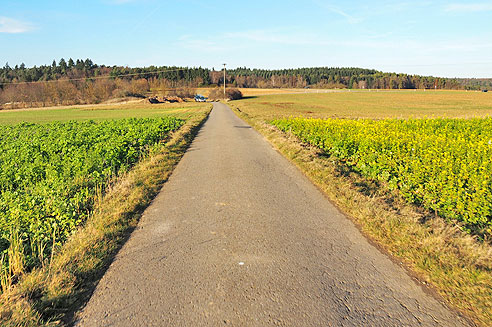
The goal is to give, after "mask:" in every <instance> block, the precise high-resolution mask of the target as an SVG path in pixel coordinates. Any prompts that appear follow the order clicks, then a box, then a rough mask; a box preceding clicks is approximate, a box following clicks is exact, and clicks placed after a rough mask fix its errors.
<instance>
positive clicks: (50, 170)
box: [0, 117, 184, 279]
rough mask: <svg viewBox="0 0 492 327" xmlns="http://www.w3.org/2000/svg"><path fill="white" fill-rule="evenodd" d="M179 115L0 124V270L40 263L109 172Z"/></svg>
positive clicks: (81, 217) (83, 213) (176, 122)
mask: <svg viewBox="0 0 492 327" xmlns="http://www.w3.org/2000/svg"><path fill="white" fill-rule="evenodd" d="M183 123H184V121H183V120H180V119H176V118H172V117H168V118H156V119H135V118H133V119H123V120H109V121H102V122H94V121H85V122H77V121H69V122H54V123H49V124H28V123H22V124H19V125H15V126H2V127H0V252H1V253H0V256H2V263H3V265H2V266H3V267H2V269H3V272H6V271H10V272H11V273H10V275H12V274H20V273H21V272H19V271H17V270H19V269H15V271H14V270H12V267H11V266H12V264H14V263H16V265H17V266H20V264H21V263H22V269H26V270H29V269H31V268H32V267H34V266H36V265H40V264H43V263H44V261H45V260H44V259H45V258H49V256H50V255H51V254H52V252H51V251H52V249H53V247H54V246H56V245H60V244H62V243H63V242H64V241H65V240H66V239H67V238H68V237H69V236H70V235H71V234H72V233H73V232H74V231H75V230H76V228H77V227H78V226H79V225H80V224H82V223H83V222H84V221H85V220H86V219H87V217H88V216H89V215H90V214H91V210H92V208H93V206H94V204H95V201H97V198H98V197H99V196H100V195H101V194H102V193H104V190H105V188H106V187H107V186H108V185H109V182H110V181H111V179H112V178H114V177H115V176H118V175H119V174H121V173H122V172H124V171H126V170H128V169H129V168H130V167H132V166H133V165H134V164H135V163H137V162H138V161H139V160H140V158H141V157H142V156H144V155H146V154H147V153H148V152H149V149H151V148H152V146H154V145H156V144H157V143H159V142H161V141H165V140H166V139H167V138H168V136H169V134H170V132H172V131H175V130H177V129H178V128H179V127H180V126H181V125H182V124H183ZM13 231H15V235H13ZM12 240H15V242H12ZM14 259H15V262H14ZM22 269H21V270H22ZM5 278H7V279H8V278H10V277H5ZM5 278H3V279H5Z"/></svg>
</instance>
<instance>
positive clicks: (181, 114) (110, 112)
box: [0, 102, 208, 125]
mask: <svg viewBox="0 0 492 327" xmlns="http://www.w3.org/2000/svg"><path fill="white" fill-rule="evenodd" d="M207 106H208V105H207V104H203V103H195V102H191V103H190V102H188V103H172V104H167V103H164V104H148V103H144V102H137V103H128V104H108V105H83V106H70V107H61V108H56V107H55V108H39V109H22V110H0V125H11V124H17V123H21V122H30V123H40V122H50V121H68V120H104V119H120V118H154V117H164V116H173V117H177V118H183V119H187V118H190V117H192V116H194V115H195V114H196V113H197V112H198V111H201V110H203V108H205V107H207Z"/></svg>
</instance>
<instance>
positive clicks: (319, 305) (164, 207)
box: [78, 103, 465, 327]
mask: <svg viewBox="0 0 492 327" xmlns="http://www.w3.org/2000/svg"><path fill="white" fill-rule="evenodd" d="M79 318H80V320H79V322H78V323H79V325H80V326H220V325H226V324H230V325H231V326H272V325H274V326H275V325H279V326H447V327H449V326H462V325H464V324H465V323H464V322H463V321H462V320H461V319H460V318H459V317H457V316H456V315H455V314H454V313H453V312H450V311H449V310H447V309H446V308H445V307H444V306H443V305H442V304H440V303H439V302H438V301H436V300H435V299H434V298H432V297H431V296H429V295H427V294H426V293H424V291H423V290H422V289H421V288H420V287H419V286H417V285H416V284H415V283H414V282H413V281H412V280H411V278H410V277H409V276H408V275H407V274H406V273H405V272H404V270H403V269H402V268H401V267H399V266H397V265H395V264H394V263H393V262H392V261H391V260H389V259H388V258H387V257H386V256H385V255H383V254H381V253H380V252H379V251H378V250H377V249H376V248H374V247H373V246H372V245H370V244H369V243H368V242H367V240H366V239H365V238H364V237H363V236H362V235H361V234H360V233H359V231H358V230H357V229H356V228H355V227H354V225H353V224H352V223H351V222H350V221H349V220H348V219H347V218H345V217H344V216H343V215H342V214H340V213H339V212H338V211H337V209H335V208H334V207H333V206H332V205H331V203H330V202H329V201H328V200H326V199H325V197H324V196H323V195H322V194H321V193H320V191H318V189H317V188H316V187H314V186H313V185H312V184H311V183H310V182H309V181H308V180H307V179H306V178H305V177H304V176H303V175H302V174H301V173H300V172H299V171H298V170H297V169H296V168H295V167H294V166H292V165H291V164H290V163H289V162H288V161H287V160H286V159H284V158H283V157H282V156H281V155H280V154H278V153H277V152H276V151H275V150H273V149H272V148H271V146H270V145H269V144H268V143H267V142H266V141H265V140H264V139H263V137H262V136H261V135H259V134H258V133H257V132H256V131H254V130H253V129H251V128H250V127H249V126H248V125H246V124H245V123H244V122H243V121H242V120H240V119H239V118H238V117H237V116H235V115H234V113H233V112H232V111H231V110H230V109H229V108H228V107H227V106H226V105H224V104H218V103H216V104H214V109H213V111H212V113H211V115H210V118H209V119H208V121H207V122H206V124H205V125H204V126H203V128H202V130H201V131H200V133H199V135H198V136H197V138H196V139H195V141H194V142H193V144H192V146H191V148H190V149H189V151H188V152H187V153H186V154H185V156H184V157H183V159H182V161H181V162H180V163H179V165H178V166H177V168H176V170H175V171H174V173H173V175H172V176H171V178H170V179H169V181H168V182H167V183H166V184H165V185H164V187H163V189H162V192H161V193H160V194H159V195H158V196H157V198H156V199H155V200H154V202H153V204H152V205H151V206H150V207H149V208H148V209H147V210H146V212H145V214H144V216H143V218H142V220H141V222H140V224H139V226H138V228H137V229H136V230H135V231H134V233H133V234H132V236H131V238H130V239H129V241H128V242H127V243H126V245H125V246H124V247H123V249H122V250H121V251H120V252H119V254H118V255H117V257H116V259H115V261H114V262H113V264H112V265H111V267H110V268H109V270H108V271H107V273H106V274H105V276H104V277H103V279H102V280H101V281H100V283H99V285H98V287H97V289H96V290H95V292H94V294H93V296H92V298H91V300H90V301H89V303H88V304H87V306H86V308H85V309H84V310H83V311H82V312H81V313H80V315H79Z"/></svg>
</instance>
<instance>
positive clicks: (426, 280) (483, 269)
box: [229, 103, 492, 326]
mask: <svg viewBox="0 0 492 327" xmlns="http://www.w3.org/2000/svg"><path fill="white" fill-rule="evenodd" d="M229 105H230V106H231V107H232V108H233V109H234V111H235V112H236V114H237V115H238V116H239V117H241V118H242V119H244V120H245V121H247V122H248V123H249V124H251V125H252V126H253V127H254V128H255V129H256V130H257V131H259V132H260V133H261V134H263V135H264V136H265V137H266V138H267V140H268V141H269V142H270V143H271V144H272V145H273V146H274V147H276V148H277V150H278V151H279V152H281V153H282V154H283V155H284V156H285V157H287V158H288V159H289V160H290V161H291V162H293V163H294V164H295V165H296V166H297V167H298V168H299V169H300V170H301V171H302V172H303V173H304V174H305V175H306V176H307V177H308V178H309V179H310V180H311V181H313V183H314V184H315V185H317V186H318V187H319V188H320V189H321V190H322V191H323V192H324V193H325V194H326V195H327V197H328V198H329V199H330V200H331V201H332V202H333V203H334V204H335V205H336V206H338V207H339V208H340V210H341V211H342V212H344V213H345V214H347V215H348V216H349V217H350V218H351V219H352V220H353V221H354V223H355V224H356V225H357V226H358V227H359V229H360V230H361V231H362V232H363V233H364V234H365V235H366V236H367V237H368V238H369V239H371V240H372V241H374V243H375V244H376V245H377V246H378V247H379V248H380V249H382V250H383V251H384V252H386V253H388V254H389V255H390V257H391V258H392V259H394V260H395V261H397V262H398V263H401V264H402V265H404V266H405V268H406V269H407V271H408V272H409V274H410V275H411V276H412V277H414V278H415V280H416V281H417V282H419V283H421V284H423V286H425V287H426V289H427V290H429V291H430V292H431V293H433V294H434V295H435V296H437V297H438V298H440V299H441V300H442V301H444V302H445V303H446V304H448V305H449V306H450V307H451V308H454V309H457V310H458V311H460V312H461V313H463V314H464V315H465V316H466V317H468V318H469V320H470V321H473V323H475V324H477V325H479V326H492V247H491V245H490V244H487V243H481V242H478V241H477V240H476V239H475V238H473V237H472V236H470V235H468V234H466V233H464V232H462V231H461V230H460V228H459V226H457V225H450V224H448V223H446V222H445V221H443V220H442V219H441V218H437V217H435V216H434V215H433V214H432V213H430V212H428V211H426V210H423V209H421V208H419V207H416V206H413V205H409V204H407V203H406V202H405V201H404V200H403V199H402V198H401V197H400V196H399V195H398V194H397V193H389V192H388V191H387V190H386V188H385V187H384V185H380V184H378V183H375V182H373V181H370V180H368V179H366V178H363V177H362V176H360V175H359V174H357V173H356V172H354V171H351V170H350V169H349V168H348V167H347V166H345V165H344V164H343V163H342V162H340V161H337V160H335V159H334V158H331V157H327V156H325V155H323V153H321V151H320V150H319V149H317V148H314V147H311V146H307V145H305V144H302V143H301V142H300V141H299V140H298V139H297V138H296V137H295V136H293V135H290V134H288V133H287V134H285V133H283V132H281V131H279V130H278V129H277V128H276V127H274V126H272V125H269V124H267V123H265V121H264V119H262V118H261V117H259V116H253V117H252V116H250V115H248V113H247V112H246V110H245V108H244V107H241V105H236V104H234V103H232V104H231V103H229ZM238 107H239V108H238ZM238 109H239V110H238Z"/></svg>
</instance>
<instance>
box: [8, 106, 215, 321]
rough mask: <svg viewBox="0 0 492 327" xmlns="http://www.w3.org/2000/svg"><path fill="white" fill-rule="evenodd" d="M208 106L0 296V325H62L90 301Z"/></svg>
mask: <svg viewBox="0 0 492 327" xmlns="http://www.w3.org/2000/svg"><path fill="white" fill-rule="evenodd" d="M209 112H210V110H207V111H204V112H203V111H202V113H200V114H197V115H195V116H193V117H192V118H190V119H189V120H188V121H187V122H186V124H185V125H184V126H183V127H181V128H180V129H179V130H178V131H177V132H175V133H174V134H173V136H172V138H171V140H170V141H169V142H167V143H166V144H165V145H164V146H162V147H159V148H158V149H157V150H155V151H154V152H153V153H152V154H151V155H150V156H149V157H148V158H146V159H144V160H142V161H141V162H140V163H138V164H137V165H136V166H135V167H134V168H133V169H132V170H130V171H129V172H128V173H127V174H125V175H124V176H121V177H120V178H119V179H118V180H117V181H116V182H115V183H114V184H113V185H112V186H111V188H110V190H109V191H108V192H107V193H106V194H105V195H104V196H102V197H100V198H99V203H98V204H97V205H96V209H95V210H94V213H93V214H92V216H91V217H90V218H89V219H88V221H87V222H86V224H85V225H84V226H83V227H82V228H80V230H78V231H77V232H76V233H75V234H74V235H73V237H72V238H70V239H69V240H68V241H67V242H66V243H65V244H64V245H63V246H62V247H61V248H60V249H59V250H58V251H57V252H56V254H55V256H54V257H53V258H52V260H51V261H50V262H49V263H46V264H45V266H43V267H42V268H39V269H35V270H34V271H32V272H31V273H29V274H27V275H25V276H23V277H22V278H21V279H20V281H19V282H18V283H17V284H16V285H15V286H14V287H12V288H11V289H10V290H8V291H7V292H5V293H3V294H2V295H1V297H0V325H1V326H60V325H65V324H70V323H71V320H72V318H73V313H74V312H75V311H77V310H78V309H80V308H81V306H82V305H83V304H84V303H85V302H86V301H87V300H88V299H89V297H90V295H91V294H92V291H93V290H94V288H95V285H96V284H97V282H98V280H99V279H100V278H101V277H102V275H103V274H104V272H105V271H106V269H107V268H108V267H109V265H110V263H111V262H112V260H113V258H114V255H115V254H116V253H117V251H118V250H119V249H120V248H121V246H122V245H123V244H124V242H125V241H126V240H127V239H128V237H129V235H130V233H131V231H132V230H133V229H134V228H135V226H136V225H137V223H138V220H139V218H140V216H141V214H142V212H143V210H144V209H145V208H146V207H147V205H148V204H149V203H150V202H151V201H152V199H153V198H154V196H155V195H156V194H157V193H158V191H159V190H160V188H161V187H162V185H163V183H164V182H165V181H166V180H167V179H168V178H169V176H170V175H171V173H172V171H173V169H174V167H175V166H176V165H177V164H178V162H179V161H180V159H181V157H182V156H183V154H184V153H185V151H186V149H187V148H188V146H189V145H190V143H191V141H192V140H193V138H194V136H195V135H196V133H197V132H198V130H199V129H200V127H201V125H202V124H203V123H204V122H205V120H206V118H207V117H208V113H209Z"/></svg>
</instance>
